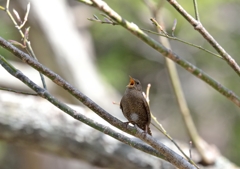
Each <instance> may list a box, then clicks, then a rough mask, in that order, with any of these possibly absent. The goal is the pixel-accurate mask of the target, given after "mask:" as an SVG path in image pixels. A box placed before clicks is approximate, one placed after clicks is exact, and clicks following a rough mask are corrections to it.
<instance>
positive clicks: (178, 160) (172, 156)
mask: <svg viewBox="0 0 240 169" xmlns="http://www.w3.org/2000/svg"><path fill="white" fill-rule="evenodd" d="M6 42H7V41H6ZM7 45H11V44H10V43H9V42H7ZM5 47H6V46H5ZM11 47H13V48H12V49H13V50H12V52H13V53H15V52H16V55H18V57H19V58H21V59H22V60H23V61H24V62H26V63H28V64H29V65H30V66H32V67H33V68H35V69H37V70H38V71H39V72H41V73H43V74H44V75H45V76H47V77H49V78H50V79H52V81H53V82H54V83H56V84H57V85H59V86H61V87H62V88H64V89H65V90H67V91H68V92H69V93H71V94H72V95H73V96H74V97H75V98H77V99H78V100H79V101H81V102H82V103H83V104H84V105H85V106H87V107H88V108H90V109H91V110H93V111H94V112H95V113H96V114H98V115H99V116H100V117H102V118H103V119H104V120H106V121H107V122H108V123H110V124H111V125H113V126H115V127H117V128H119V129H121V130H123V131H125V132H127V133H129V134H131V135H134V136H136V137H138V138H140V139H141V140H143V141H145V142H146V143H148V144H149V145H151V146H152V147H153V148H154V149H155V150H156V151H154V154H156V153H157V154H158V155H157V154H156V155H157V156H158V157H162V156H164V157H165V158H164V159H165V160H167V161H169V162H170V163H171V164H173V165H175V166H177V167H178V168H180V169H185V168H189V169H193V168H194V167H193V166H192V165H191V164H190V163H189V162H188V161H186V160H185V159H184V158H183V157H182V156H180V155H178V154H177V153H175V152H174V151H172V150H171V149H169V148H168V147H166V146H165V145H164V144H162V143H161V142H159V141H157V140H156V139H154V138H153V137H151V136H149V135H144V134H142V131H141V130H140V129H138V128H134V127H131V126H129V125H128V126H127V127H126V126H125V123H123V122H121V121H120V120H118V119H117V118H115V117H113V116H112V115H111V114H109V113H108V112H107V111H105V110H104V109H102V108H101V107H100V106H98V105H97V104H96V103H95V102H93V101H92V100H91V99H89V98H88V97H87V96H85V95H84V94H83V93H81V92H80V91H78V90H77V89H76V88H74V87H73V86H71V85H70V84H69V83H68V82H66V81H65V80H64V79H62V78H61V77H60V76H59V75H57V74H56V73H54V72H52V71H51V70H50V69H48V68H46V67H44V66H43V65H41V64H40V63H39V62H38V61H36V60H35V59H33V58H32V57H30V56H29V55H27V54H26V53H24V52H22V51H20V50H18V49H17V48H16V47H14V46H12V45H11ZM0 64H1V65H2V66H3V67H4V68H5V69H6V70H7V71H8V72H9V73H10V74H11V75H13V76H15V77H16V78H18V79H19V80H21V81H22V82H23V83H25V84H26V85H27V86H29V87H30V88H31V89H32V90H34V91H35V92H36V93H37V94H38V95H39V96H41V97H43V98H45V99H47V100H48V101H49V102H51V103H52V104H54V105H55V106H57V107H58V108H59V109H61V110H63V111H64V112H66V113H67V114H69V115H70V116H72V117H73V118H75V119H77V120H80V121H82V122H83V123H85V124H87V125H89V126H91V127H94V128H96V129H97V130H100V129H101V130H100V131H102V132H103V133H105V134H108V135H109V136H111V137H114V138H116V139H118V140H119V139H123V137H122V135H120V134H119V133H112V132H110V130H108V129H109V128H108V127H106V126H103V125H102V126H100V124H99V125H96V124H98V123H97V122H95V121H93V120H91V119H89V118H87V117H85V116H83V115H81V114H79V113H77V112H76V111H75V110H73V109H71V108H70V107H68V106H67V105H65V104H64V103H62V102H60V101H58V100H57V99H56V98H54V97H53V96H52V95H51V94H50V93H49V92H48V91H47V90H45V89H43V88H41V87H39V86H38V85H36V84H35V83H34V82H32V81H31V80H30V79H29V78H27V77H26V76H25V75H24V74H23V73H21V72H20V71H19V70H17V69H15V68H14V67H13V66H11V65H10V64H8V63H7V62H6V60H5V59H4V57H2V56H1V55H0ZM129 145H131V146H133V147H135V146H136V145H135V143H130V144H129ZM137 147H138V146H136V148H137Z"/></svg>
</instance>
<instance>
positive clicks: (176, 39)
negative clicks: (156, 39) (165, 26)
mask: <svg viewBox="0 0 240 169" xmlns="http://www.w3.org/2000/svg"><path fill="white" fill-rule="evenodd" d="M141 29H142V30H143V31H145V32H148V33H151V34H155V35H159V36H163V37H165V38H168V39H170V40H175V41H179V42H182V43H184V44H187V45H189V46H192V47H195V48H198V49H200V50H203V51H205V52H207V53H209V54H211V55H213V56H216V57H217V58H220V59H223V58H222V56H220V55H218V54H216V53H214V52H212V51H210V50H207V49H205V48H203V47H201V46H199V45H196V44H194V43H190V42H187V41H184V40H182V39H180V38H177V37H175V36H170V35H168V34H163V33H158V32H154V31H151V30H147V29H144V28H141Z"/></svg>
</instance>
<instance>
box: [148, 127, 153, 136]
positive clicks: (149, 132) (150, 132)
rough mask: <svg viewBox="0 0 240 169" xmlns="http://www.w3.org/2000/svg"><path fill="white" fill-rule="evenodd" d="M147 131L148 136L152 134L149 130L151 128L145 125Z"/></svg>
mask: <svg viewBox="0 0 240 169" xmlns="http://www.w3.org/2000/svg"><path fill="white" fill-rule="evenodd" d="M147 133H148V134H149V135H150V136H152V131H151V129H150V127H149V126H147Z"/></svg>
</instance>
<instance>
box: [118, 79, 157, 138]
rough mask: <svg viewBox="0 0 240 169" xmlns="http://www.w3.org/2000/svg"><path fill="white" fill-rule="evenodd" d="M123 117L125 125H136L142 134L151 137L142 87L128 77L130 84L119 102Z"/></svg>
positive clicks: (149, 115)
mask: <svg viewBox="0 0 240 169" xmlns="http://www.w3.org/2000/svg"><path fill="white" fill-rule="evenodd" d="M120 108H121V109H122V112H123V115H124V116H125V117H126V118H127V119H128V122H127V123H132V124H133V125H137V126H138V127H139V128H141V129H142V130H144V132H146V133H148V134H149V135H152V132H151V130H150V127H149V125H150V123H151V113H150V109H149V106H148V103H147V101H146V99H145V97H144V96H143V93H142V85H141V83H140V81H139V80H137V79H134V78H132V77H131V76H130V82H129V84H128V85H127V88H126V91H125V93H124V95H123V97H122V100H121V102H120Z"/></svg>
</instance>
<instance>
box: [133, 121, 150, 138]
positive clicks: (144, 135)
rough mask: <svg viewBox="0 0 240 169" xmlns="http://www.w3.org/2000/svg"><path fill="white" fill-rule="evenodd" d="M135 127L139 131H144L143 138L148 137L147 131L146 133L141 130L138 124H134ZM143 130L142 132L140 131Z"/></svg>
mask: <svg viewBox="0 0 240 169" xmlns="http://www.w3.org/2000/svg"><path fill="white" fill-rule="evenodd" d="M134 127H136V129H137V130H138V131H142V133H141V136H142V137H144V138H145V137H146V136H147V134H148V133H147V131H145V130H142V129H141V128H139V127H138V126H137V125H136V124H134ZM140 129H141V130H140Z"/></svg>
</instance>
